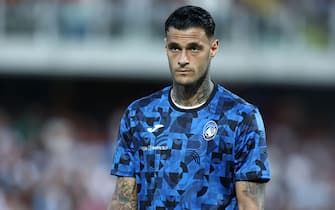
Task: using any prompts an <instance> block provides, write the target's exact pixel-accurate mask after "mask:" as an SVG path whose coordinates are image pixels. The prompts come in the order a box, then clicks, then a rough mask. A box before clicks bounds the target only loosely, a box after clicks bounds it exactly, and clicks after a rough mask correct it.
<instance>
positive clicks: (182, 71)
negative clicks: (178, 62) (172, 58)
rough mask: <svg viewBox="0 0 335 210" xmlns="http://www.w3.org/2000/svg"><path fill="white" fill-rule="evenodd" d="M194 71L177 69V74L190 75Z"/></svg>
mask: <svg viewBox="0 0 335 210" xmlns="http://www.w3.org/2000/svg"><path fill="white" fill-rule="evenodd" d="M191 72H192V70H190V69H177V70H176V73H180V74H188V73H191Z"/></svg>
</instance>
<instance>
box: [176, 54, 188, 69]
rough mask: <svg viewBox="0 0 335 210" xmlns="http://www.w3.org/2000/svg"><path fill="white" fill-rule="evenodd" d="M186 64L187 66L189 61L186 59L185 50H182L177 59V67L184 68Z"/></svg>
mask: <svg viewBox="0 0 335 210" xmlns="http://www.w3.org/2000/svg"><path fill="white" fill-rule="evenodd" d="M187 64H189V59H188V57H187V54H186V50H182V51H181V54H180V56H179V59H178V65H180V66H186V65H187Z"/></svg>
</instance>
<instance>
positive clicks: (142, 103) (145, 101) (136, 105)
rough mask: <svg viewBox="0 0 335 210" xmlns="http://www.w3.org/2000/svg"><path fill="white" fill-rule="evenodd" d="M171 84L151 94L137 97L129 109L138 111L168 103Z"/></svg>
mask: <svg viewBox="0 0 335 210" xmlns="http://www.w3.org/2000/svg"><path fill="white" fill-rule="evenodd" d="M170 89H171V86H167V87H164V88H162V89H160V90H157V91H155V92H153V93H151V94H149V95H146V96H144V97H141V98H139V99H136V100H135V101H133V102H132V103H130V104H129V106H128V109H127V110H128V111H136V110H141V109H150V108H152V107H155V106H158V105H159V104H166V103H164V102H166V101H165V100H168V95H169V91H170Z"/></svg>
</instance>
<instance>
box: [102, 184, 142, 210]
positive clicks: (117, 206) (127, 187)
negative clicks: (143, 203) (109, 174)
mask: <svg viewBox="0 0 335 210" xmlns="http://www.w3.org/2000/svg"><path fill="white" fill-rule="evenodd" d="M135 209H137V189H136V183H135V179H134V178H129V177H119V178H118V181H117V184H116V188H115V192H114V194H113V197H112V200H111V202H110V205H109V207H108V210H135Z"/></svg>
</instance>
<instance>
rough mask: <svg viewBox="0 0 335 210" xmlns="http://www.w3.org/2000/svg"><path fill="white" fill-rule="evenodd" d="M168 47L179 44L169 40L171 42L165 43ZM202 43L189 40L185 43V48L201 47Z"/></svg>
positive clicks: (174, 46) (178, 45) (175, 46)
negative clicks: (189, 41)
mask: <svg viewBox="0 0 335 210" xmlns="http://www.w3.org/2000/svg"><path fill="white" fill-rule="evenodd" d="M167 46H168V47H169V48H180V47H181V46H180V44H178V43H176V42H171V43H168V45H167ZM202 47H203V46H202V44H200V43H198V42H191V43H188V44H187V45H186V48H202Z"/></svg>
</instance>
